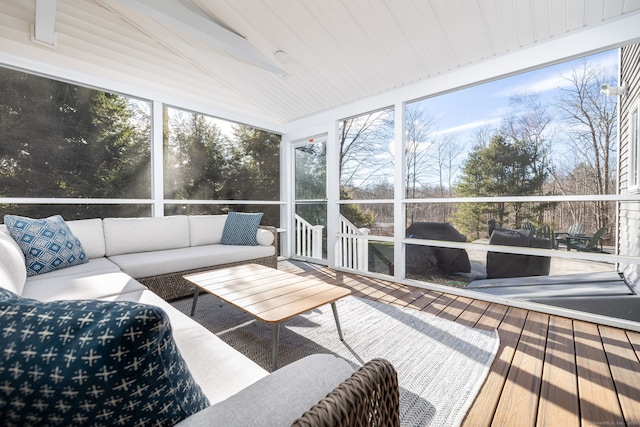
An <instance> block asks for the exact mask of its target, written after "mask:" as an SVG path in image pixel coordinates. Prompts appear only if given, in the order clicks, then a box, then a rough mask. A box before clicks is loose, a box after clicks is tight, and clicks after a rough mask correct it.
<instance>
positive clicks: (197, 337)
mask: <svg viewBox="0 0 640 427" xmlns="http://www.w3.org/2000/svg"><path fill="white" fill-rule="evenodd" d="M105 300H109V301H136V302H141V303H144V304H153V305H156V306H158V307H160V308H162V309H163V310H164V312H165V313H167V315H168V316H169V319H170V321H171V327H172V329H173V336H174V339H175V341H176V344H177V345H178V348H179V349H180V353H182V357H183V358H184V360H185V361H186V362H187V365H188V366H189V370H190V371H191V374H192V375H193V377H194V378H195V379H196V381H197V382H198V384H199V385H200V388H201V389H202V391H203V392H204V393H205V395H206V396H207V398H208V399H209V401H210V402H211V403H212V404H213V403H216V402H220V401H222V400H224V399H226V398H228V397H230V396H232V395H234V394H236V393H237V392H239V391H240V390H242V389H244V388H246V387H248V386H249V385H251V384H253V383H254V382H256V381H258V380H259V379H261V378H264V377H266V376H267V375H268V372H267V371H266V370H264V369H262V368H261V367H260V366H258V364H256V363H255V362H254V361H252V360H251V359H249V358H248V357H247V356H245V355H244V354H242V353H241V352H239V351H238V350H236V349H234V348H233V347H231V346H230V345H228V344H227V343H226V342H224V341H223V340H222V339H220V338H219V337H217V336H216V335H214V334H212V333H211V332H210V331H209V330H208V329H206V328H205V327H204V326H202V325H201V324H199V323H198V322H196V321H195V320H193V318H191V317H189V316H187V315H185V314H184V313H182V312H181V311H179V310H178V309H176V308H175V307H173V306H172V305H170V304H169V303H168V302H166V301H165V300H163V299H162V298H160V297H159V296H158V295H157V294H155V293H153V292H151V291H148V290H147V291H137V292H129V293H125V294H120V295H113V296H110V297H107V298H105Z"/></svg>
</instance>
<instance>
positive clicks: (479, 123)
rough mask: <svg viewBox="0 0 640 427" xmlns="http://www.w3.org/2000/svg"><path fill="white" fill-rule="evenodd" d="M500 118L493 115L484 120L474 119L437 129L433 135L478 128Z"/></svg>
mask: <svg viewBox="0 0 640 427" xmlns="http://www.w3.org/2000/svg"><path fill="white" fill-rule="evenodd" d="M501 120H502V117H494V118H492V119H486V120H476V121H475V122H471V123H465V124H463V125H460V126H454V127H451V128H448V129H443V130H439V131H437V132H434V135H436V136H439V135H447V134H450V133H456V132H468V131H471V130H473V129H480V128H483V127H485V126H491V125H495V124H498V123H500V121H501Z"/></svg>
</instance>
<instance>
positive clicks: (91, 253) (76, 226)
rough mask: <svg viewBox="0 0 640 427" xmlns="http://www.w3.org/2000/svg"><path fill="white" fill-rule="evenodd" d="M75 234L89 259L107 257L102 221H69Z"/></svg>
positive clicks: (98, 219)
mask: <svg viewBox="0 0 640 427" xmlns="http://www.w3.org/2000/svg"><path fill="white" fill-rule="evenodd" d="M67 225H68V226H69V228H70V229H71V231H72V232H73V234H74V235H75V236H76V237H77V238H78V240H80V243H82V247H83V248H84V251H85V253H86V254H87V257H89V259H93V258H102V257H103V256H104V255H105V248H104V230H103V229H102V219H100V218H93V219H79V220H76V221H67Z"/></svg>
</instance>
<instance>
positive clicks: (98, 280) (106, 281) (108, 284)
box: [22, 271, 147, 301]
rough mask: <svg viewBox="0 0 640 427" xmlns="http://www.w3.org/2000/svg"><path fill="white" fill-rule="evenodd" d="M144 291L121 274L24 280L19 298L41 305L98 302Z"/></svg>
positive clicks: (135, 282)
mask: <svg viewBox="0 0 640 427" xmlns="http://www.w3.org/2000/svg"><path fill="white" fill-rule="evenodd" d="M144 289H147V287H146V286H144V285H143V284H142V283H140V282H138V281H137V280H135V279H134V278H132V277H131V276H129V275H127V274H125V273H123V272H121V271H106V272H101V273H81V274H72V275H68V276H62V277H55V276H54V277H50V278H43V279H41V280H34V281H30V280H27V283H26V284H25V285H24V290H23V291H22V295H23V296H24V297H27V298H35V299H38V300H41V301H55V300H72V299H98V298H104V297H108V296H111V295H117V294H120V293H123V292H133V291H141V290H144Z"/></svg>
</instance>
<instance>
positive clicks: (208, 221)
mask: <svg viewBox="0 0 640 427" xmlns="http://www.w3.org/2000/svg"><path fill="white" fill-rule="evenodd" d="M226 220H227V215H190V216H189V239H190V243H191V246H202V245H217V244H219V243H220V242H222V230H224V224H225V221H226Z"/></svg>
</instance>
